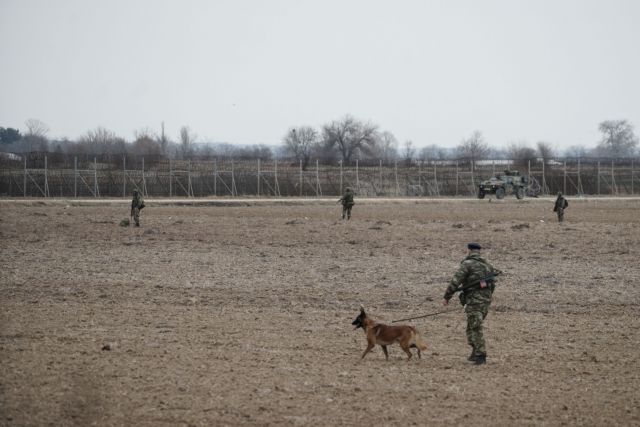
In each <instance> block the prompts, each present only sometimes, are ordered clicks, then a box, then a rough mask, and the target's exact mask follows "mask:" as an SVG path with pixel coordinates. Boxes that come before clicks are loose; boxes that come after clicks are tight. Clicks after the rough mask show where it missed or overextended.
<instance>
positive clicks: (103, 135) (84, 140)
mask: <svg viewBox="0 0 640 427" xmlns="http://www.w3.org/2000/svg"><path fill="white" fill-rule="evenodd" d="M77 148H79V151H80V152H85V153H87V154H94V155H95V154H107V155H112V154H124V153H125V152H126V145H125V141H124V139H122V138H119V137H118V136H117V135H116V134H115V133H114V132H112V131H110V130H108V129H106V128H104V127H102V126H98V127H97V128H95V129H92V130H89V131H87V133H86V134H84V135H82V136H81V137H80V138H79V139H78V144H77Z"/></svg>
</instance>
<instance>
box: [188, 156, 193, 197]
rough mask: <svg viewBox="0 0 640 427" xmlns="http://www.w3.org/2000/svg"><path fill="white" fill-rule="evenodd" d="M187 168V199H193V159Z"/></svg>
mask: <svg viewBox="0 0 640 427" xmlns="http://www.w3.org/2000/svg"><path fill="white" fill-rule="evenodd" d="M187 167H188V169H187V197H191V196H192V195H193V188H192V187H191V159H189V163H187Z"/></svg>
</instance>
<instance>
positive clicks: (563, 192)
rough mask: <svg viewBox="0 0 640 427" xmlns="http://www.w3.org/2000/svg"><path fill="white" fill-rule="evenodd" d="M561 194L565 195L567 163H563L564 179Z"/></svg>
mask: <svg viewBox="0 0 640 427" xmlns="http://www.w3.org/2000/svg"><path fill="white" fill-rule="evenodd" d="M562 194H567V161H566V160H565V161H564V177H563V184H562Z"/></svg>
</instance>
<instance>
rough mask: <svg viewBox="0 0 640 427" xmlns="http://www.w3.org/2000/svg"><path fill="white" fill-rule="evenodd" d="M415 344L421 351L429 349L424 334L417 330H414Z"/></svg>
mask: <svg viewBox="0 0 640 427" xmlns="http://www.w3.org/2000/svg"><path fill="white" fill-rule="evenodd" d="M413 344H415V346H416V347H418V348H419V349H420V350H421V351H427V343H426V342H424V340H423V339H422V335H420V332H418V331H417V330H415V329H414V330H413Z"/></svg>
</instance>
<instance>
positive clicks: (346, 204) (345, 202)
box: [338, 187, 356, 219]
mask: <svg viewBox="0 0 640 427" xmlns="http://www.w3.org/2000/svg"><path fill="white" fill-rule="evenodd" d="M338 203H342V219H344V218H345V216H346V218H347V219H351V208H352V207H353V205H355V204H356V203H355V202H354V201H353V191H352V190H351V187H347V188H346V189H345V190H344V194H343V195H342V197H340V200H338Z"/></svg>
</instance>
